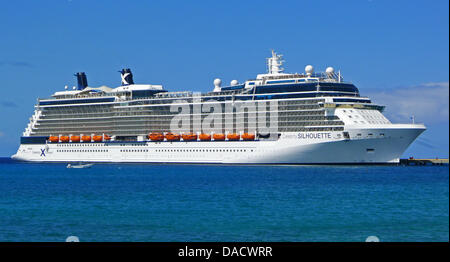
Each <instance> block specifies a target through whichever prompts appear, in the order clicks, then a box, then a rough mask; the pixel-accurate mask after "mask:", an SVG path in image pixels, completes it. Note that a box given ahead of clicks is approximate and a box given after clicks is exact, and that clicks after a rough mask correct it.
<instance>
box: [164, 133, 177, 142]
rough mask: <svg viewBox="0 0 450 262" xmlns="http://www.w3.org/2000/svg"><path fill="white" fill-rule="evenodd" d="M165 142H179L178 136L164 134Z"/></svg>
mask: <svg viewBox="0 0 450 262" xmlns="http://www.w3.org/2000/svg"><path fill="white" fill-rule="evenodd" d="M166 139H167V141H180V135H178V134H174V133H167V134H166Z"/></svg>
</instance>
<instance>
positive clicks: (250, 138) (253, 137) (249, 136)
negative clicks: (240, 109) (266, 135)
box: [242, 133, 255, 141]
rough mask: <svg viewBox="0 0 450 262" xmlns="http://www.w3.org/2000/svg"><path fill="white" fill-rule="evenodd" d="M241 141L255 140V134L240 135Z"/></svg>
mask: <svg viewBox="0 0 450 262" xmlns="http://www.w3.org/2000/svg"><path fill="white" fill-rule="evenodd" d="M242 139H243V140H245V141H250V140H255V134H250V133H244V134H242Z"/></svg>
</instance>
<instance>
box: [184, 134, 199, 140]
mask: <svg viewBox="0 0 450 262" xmlns="http://www.w3.org/2000/svg"><path fill="white" fill-rule="evenodd" d="M182 137H183V140H184V141H196V140H197V135H196V134H193V133H187V134H183V135H182Z"/></svg>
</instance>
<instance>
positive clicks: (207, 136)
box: [198, 134, 211, 141]
mask: <svg viewBox="0 0 450 262" xmlns="http://www.w3.org/2000/svg"><path fill="white" fill-rule="evenodd" d="M198 138H200V140H201V141H210V140H211V135H210V134H200V135H199V136H198Z"/></svg>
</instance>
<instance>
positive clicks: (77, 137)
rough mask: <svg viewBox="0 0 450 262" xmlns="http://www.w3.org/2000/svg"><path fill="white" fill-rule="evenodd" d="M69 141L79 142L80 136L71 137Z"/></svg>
mask: <svg viewBox="0 0 450 262" xmlns="http://www.w3.org/2000/svg"><path fill="white" fill-rule="evenodd" d="M70 141H72V142H80V136H71V137H70Z"/></svg>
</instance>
